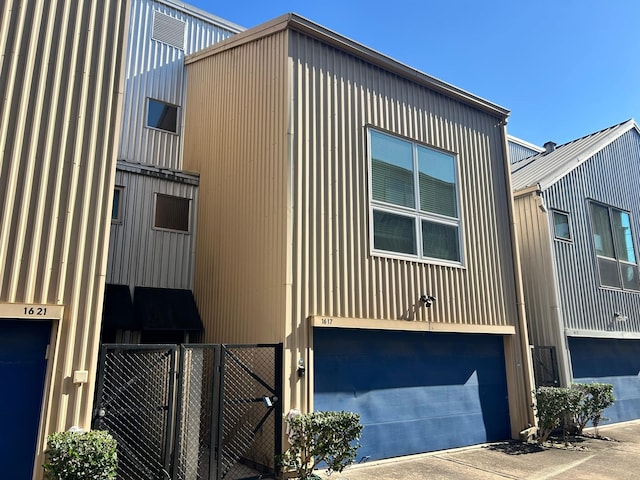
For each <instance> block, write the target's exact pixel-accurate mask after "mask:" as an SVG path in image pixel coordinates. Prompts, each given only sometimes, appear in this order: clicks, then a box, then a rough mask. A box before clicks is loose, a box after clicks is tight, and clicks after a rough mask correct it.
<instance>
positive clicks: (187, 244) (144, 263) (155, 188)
mask: <svg viewBox="0 0 640 480" xmlns="http://www.w3.org/2000/svg"><path fill="white" fill-rule="evenodd" d="M115 184H116V185H117V186H121V187H124V189H123V193H122V196H121V202H122V222H120V223H112V224H111V236H110V239H109V262H108V265H107V283H115V284H120V285H129V286H130V287H134V286H139V287H159V288H185V289H190V288H192V286H193V260H194V238H195V218H196V212H197V186H196V185H193V184H190V183H181V182H176V181H170V180H164V179H161V178H154V177H151V176H149V175H144V174H139V173H133V172H129V171H124V170H123V169H121V168H120V169H118V171H117V172H116V181H115ZM156 193H161V194H166V195H173V196H177V197H182V198H189V199H191V210H190V217H191V219H190V225H191V229H190V231H189V232H188V233H184V232H174V231H167V230H160V229H156V228H154V227H153V223H154V212H155V210H154V206H155V202H154V198H155V194H156Z"/></svg>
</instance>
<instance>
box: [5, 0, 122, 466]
mask: <svg viewBox="0 0 640 480" xmlns="http://www.w3.org/2000/svg"><path fill="white" fill-rule="evenodd" d="M127 3H128V2H126V1H108V2H75V1H66V2H63V1H60V2H20V1H8V2H2V3H1V4H0V98H1V99H2V101H1V102H0V152H2V153H1V155H0V172H1V175H0V265H2V268H1V269H0V301H2V302H25V303H43V304H56V305H64V318H63V320H62V322H61V324H60V329H59V348H58V350H57V351H56V352H55V358H53V362H54V364H55V365H56V367H55V369H54V373H53V378H52V379H51V390H50V391H49V392H47V393H48V400H46V401H45V405H46V404H47V403H46V402H49V404H48V405H49V407H50V409H49V410H48V411H47V412H45V416H44V418H43V425H44V430H43V433H45V434H46V433H48V432H50V431H54V430H65V429H67V428H69V427H70V426H71V425H74V424H76V425H81V426H84V427H85V428H88V427H89V425H90V417H91V407H92V401H93V387H94V379H95V377H94V376H95V366H96V361H97V353H98V336H99V333H100V318H101V313H102V297H103V290H104V274H105V270H106V252H107V250H106V249H107V230H108V224H107V222H108V217H109V212H110V207H111V189H112V185H113V175H114V169H115V159H116V154H115V152H116V148H117V141H118V132H117V129H116V127H115V125H116V124H117V122H118V121H119V115H118V113H119V105H120V96H119V93H120V92H119V90H120V89H121V66H122V65H121V54H122V48H123V37H124V30H125V25H126V18H127ZM74 370H88V371H89V383H87V384H84V385H77V386H76V385H72V384H71V383H70V382H69V379H70V377H71V376H72V372H73V371H74ZM40 441H42V438H41V439H40ZM40 471H41V469H39V470H38V475H40Z"/></svg>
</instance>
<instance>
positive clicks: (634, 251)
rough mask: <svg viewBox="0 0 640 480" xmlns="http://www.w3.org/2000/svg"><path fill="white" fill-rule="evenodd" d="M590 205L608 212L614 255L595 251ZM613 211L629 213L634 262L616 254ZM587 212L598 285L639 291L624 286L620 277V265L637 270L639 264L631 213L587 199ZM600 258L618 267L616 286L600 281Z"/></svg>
mask: <svg viewBox="0 0 640 480" xmlns="http://www.w3.org/2000/svg"><path fill="white" fill-rule="evenodd" d="M591 205H597V206H599V207H601V208H606V209H607V210H608V212H609V217H608V218H609V232H610V233H611V238H612V239H613V251H614V255H615V257H606V256H602V255H598V253H597V249H596V245H595V241H594V238H593V237H594V230H593V226H594V225H593V223H594V222H593V217H592V215H591ZM613 211H617V212H622V213H626V214H627V215H629V222H630V228H631V242H632V244H633V254H634V256H635V257H636V262H635V263H631V262H627V261H624V260H621V259H620V255H619V254H618V246H617V245H616V235H615V232H614V230H613V226H612V225H611V213H612V212H613ZM587 213H588V215H589V233H590V235H591V247H592V249H593V250H592V251H593V255H594V257H595V266H596V272H597V274H598V284H599V285H600V287H601V288H606V289H612V290H624V291H627V292H636V293H640V289H638V290H636V289H633V288H627V287H625V286H624V280H623V279H622V269H621V265H635V266H636V267H637V268H638V269H639V271H640V264H639V262H638V247H637V243H636V238H635V232H634V230H633V215H631V212H630V211H628V210H624V209H622V208H618V207H614V206H613V205H608V204H606V203H602V202H598V201H597V200H591V199H589V200H587ZM600 258H602V259H604V260H607V261H615V262H616V264H617V267H618V276H619V280H620V286H619V287H617V286H615V285H607V284H604V283H602V275H601V274H600V262H599V259H600Z"/></svg>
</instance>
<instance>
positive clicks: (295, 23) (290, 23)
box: [185, 13, 510, 120]
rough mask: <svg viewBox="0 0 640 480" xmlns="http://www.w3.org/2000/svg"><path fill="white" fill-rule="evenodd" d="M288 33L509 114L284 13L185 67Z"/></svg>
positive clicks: (187, 61) (477, 105)
mask: <svg viewBox="0 0 640 480" xmlns="http://www.w3.org/2000/svg"><path fill="white" fill-rule="evenodd" d="M286 29H291V30H295V31H298V32H301V33H304V34H307V35H309V36H311V37H313V38H316V39H318V40H321V41H324V42H325V43H327V44H329V45H332V46H334V47H336V48H338V49H340V50H342V51H345V52H347V53H351V54H353V55H355V56H357V57H359V58H362V59H364V60H366V61H368V62H370V63H372V64H374V65H377V66H379V67H381V68H383V69H385V70H387V71H389V72H392V73H395V74H396V75H399V76H401V77H404V78H406V79H408V80H410V81H413V82H415V83H418V84H421V85H424V86H426V87H428V88H431V89H432V90H435V91H437V92H439V93H442V94H444V95H446V96H449V97H452V98H454V99H456V100H459V101H461V102H462V103H465V104H467V105H470V106H472V107H475V108H478V109H480V110H483V111H485V112H488V113H490V114H492V115H494V116H496V117H498V118H500V119H502V120H506V118H507V117H508V116H509V113H510V111H509V110H508V109H506V108H504V107H501V106H500V105H498V104H495V103H493V102H490V101H488V100H485V99H484V98H482V97H479V96H477V95H474V94H472V93H470V92H468V91H466V90H463V89H461V88H458V87H456V86H454V85H452V84H450V83H447V82H444V81H442V80H439V79H438V78H436V77H433V76H431V75H428V74H426V73H424V72H421V71H420V70H417V69H416V68H413V67H410V66H409V65H406V64H404V63H402V62H399V61H397V60H394V59H393V58H391V57H389V56H387V55H384V54H382V53H380V52H378V51H376V50H373V49H371V48H369V47H366V46H364V45H363V44H361V43H358V42H356V41H354V40H351V39H349V38H347V37H345V36H343V35H341V34H339V33H336V32H334V31H333V30H330V29H328V28H326V27H323V26H322V25H319V24H317V23H315V22H312V21H311V20H308V19H306V18H304V17H302V16H300V15H298V14H296V13H287V14H285V15H281V16H280V17H276V18H274V19H273V20H270V21H268V22H266V23H263V24H261V25H258V26H256V27H254V28H251V29H249V30H245V31H244V32H242V33H239V34H237V35H234V36H232V37H230V38H228V39H226V40H224V41H222V42H220V43H217V44H214V45H212V46H210V47H207V48H206V49H203V50H200V51H199V52H197V53H194V54H192V55H189V56H187V57H186V58H185V65H189V64H192V63H195V62H197V61H199V60H201V59H203V58H206V57H208V56H210V55H214V54H217V53H220V52H223V51H225V50H228V49H231V48H235V47H239V46H241V45H243V44H246V43H248V42H251V41H254V40H257V39H259V38H262V37H265V36H267V35H272V34H274V33H277V32H279V31H282V30H286Z"/></svg>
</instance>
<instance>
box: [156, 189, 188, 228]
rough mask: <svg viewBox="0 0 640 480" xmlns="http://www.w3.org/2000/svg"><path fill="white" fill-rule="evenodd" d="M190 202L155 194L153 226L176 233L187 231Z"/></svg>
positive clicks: (186, 199) (185, 199) (184, 199)
mask: <svg viewBox="0 0 640 480" xmlns="http://www.w3.org/2000/svg"><path fill="white" fill-rule="evenodd" d="M190 209H191V200H190V199H188V198H183V197H174V196H173V195H164V194H162V193H156V211H155V218H154V222H153V226H154V227H155V228H161V229H164V230H175V231H178V232H188V231H189V218H190Z"/></svg>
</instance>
